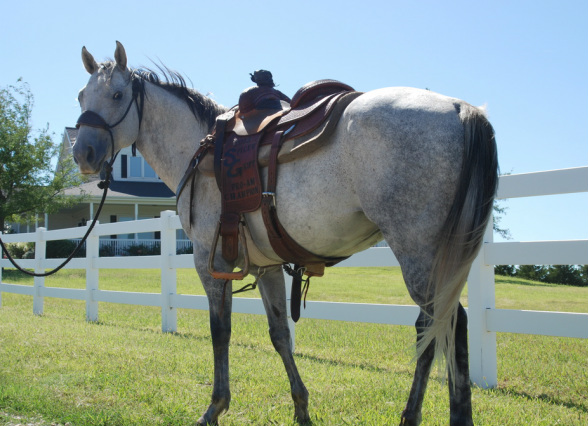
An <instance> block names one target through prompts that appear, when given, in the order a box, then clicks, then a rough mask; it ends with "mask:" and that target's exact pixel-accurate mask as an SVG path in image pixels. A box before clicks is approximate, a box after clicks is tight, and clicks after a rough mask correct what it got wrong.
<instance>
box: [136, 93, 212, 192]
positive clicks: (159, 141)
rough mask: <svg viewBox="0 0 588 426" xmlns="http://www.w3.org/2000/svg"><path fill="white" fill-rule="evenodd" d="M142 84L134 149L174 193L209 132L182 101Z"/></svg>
mask: <svg viewBox="0 0 588 426" xmlns="http://www.w3.org/2000/svg"><path fill="white" fill-rule="evenodd" d="M145 84H146V86H147V87H146V96H145V106H144V110H143V121H142V123H141V130H140V133H139V138H138V139H137V148H138V149H139V151H140V152H141V155H142V156H143V157H144V158H145V160H146V161H147V162H148V163H149V165H151V167H153V169H154V170H155V173H157V175H158V176H159V177H160V178H161V180H162V181H163V182H165V184H166V185H167V186H168V187H169V188H170V189H171V190H172V191H175V190H176V187H177V185H178V184H179V182H180V180H181V179H182V177H183V175H184V173H185V171H186V168H187V167H188V164H189V162H190V160H191V158H192V156H193V154H194V153H195V152H196V149H197V148H198V143H199V142H200V141H201V140H202V138H203V137H204V136H206V134H207V132H208V128H207V125H206V124H205V123H204V122H203V121H200V120H198V119H196V118H195V117H194V114H193V113H192V111H190V109H189V108H188V105H187V104H186V102H185V101H183V100H182V99H179V98H178V97H176V96H174V95H172V94H171V93H169V92H167V91H166V90H165V89H162V88H160V87H158V86H155V85H153V84H149V83H145Z"/></svg>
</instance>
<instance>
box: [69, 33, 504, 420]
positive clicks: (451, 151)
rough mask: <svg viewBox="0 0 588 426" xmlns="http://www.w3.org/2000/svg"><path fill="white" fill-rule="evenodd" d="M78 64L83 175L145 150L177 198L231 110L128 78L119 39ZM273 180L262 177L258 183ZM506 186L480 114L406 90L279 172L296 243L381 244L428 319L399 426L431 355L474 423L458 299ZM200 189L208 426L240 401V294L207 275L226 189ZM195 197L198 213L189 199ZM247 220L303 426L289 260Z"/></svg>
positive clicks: (347, 122) (185, 201)
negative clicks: (235, 367) (111, 51)
mask: <svg viewBox="0 0 588 426" xmlns="http://www.w3.org/2000/svg"><path fill="white" fill-rule="evenodd" d="M82 59H83V64H84V67H85V68H86V70H87V71H88V73H89V74H90V75H91V77H90V80H89V81H88V84H87V85H86V87H84V88H83V89H82V90H81V91H80V94H79V101H80V106H81V109H82V111H84V112H87V115H92V117H91V120H90V123H87V122H84V120H80V121H81V127H80V129H79V134H78V137H77V142H76V144H75V146H74V148H73V154H74V157H75V160H76V161H77V163H78V165H79V168H80V171H81V172H82V173H96V172H98V171H100V170H101V168H102V167H103V164H104V163H105V162H107V161H108V160H109V159H111V158H112V156H114V155H115V153H116V152H118V151H119V150H120V149H121V148H123V147H126V146H129V145H131V144H133V143H136V146H137V148H138V149H139V150H140V151H141V154H142V155H143V157H144V158H145V159H146V161H147V162H148V163H149V164H150V165H151V166H152V167H153V169H154V170H155V171H156V173H157V174H158V175H159V176H160V177H161V179H162V180H163V182H165V183H166V184H167V186H169V187H170V188H171V189H172V190H175V189H176V187H177V186H178V183H179V182H180V180H181V179H182V177H183V175H184V173H185V170H186V168H187V167H188V163H189V161H190V159H191V158H192V156H193V154H194V151H195V150H196V148H197V145H198V142H199V141H200V140H201V139H202V138H204V137H205V136H206V135H207V133H208V132H209V129H210V128H211V125H212V124H213V123H214V121H215V118H216V117H217V116H218V115H219V114H221V113H223V112H225V111H226V109H225V108H224V107H222V106H220V105H217V104H216V103H215V102H214V101H212V100H211V99H209V98H207V97H205V96H202V95H201V94H199V93H198V92H196V91H194V90H192V89H188V88H187V87H186V85H185V83H184V81H183V79H182V78H181V77H180V76H179V75H177V74H175V73H172V72H169V71H168V72H164V73H163V74H164V79H165V81H161V80H160V78H159V77H158V76H157V75H156V74H155V73H153V72H150V71H145V70H142V71H141V70H130V69H129V68H127V57H126V53H125V50H124V48H123V46H122V45H121V44H120V43H118V42H117V48H116V52H115V60H114V61H108V62H104V63H97V62H96V61H95V60H94V58H93V57H92V55H91V54H90V53H89V52H88V51H87V50H86V49H85V48H83V50H82ZM88 111H89V112H88ZM96 117H99V118H96ZM92 120H94V123H93V122H92ZM96 120H97V121H100V122H101V124H96V123H95V121H96ZM266 174H267V170H266V168H264V169H263V170H262V180H265V179H266V177H267V176H266ZM497 176H498V166H497V155H496V144H495V140H494V132H493V129H492V127H491V125H490V124H489V122H488V121H487V119H486V117H485V115H484V113H483V112H482V111H481V110H480V109H478V108H475V107H473V106H471V105H469V104H467V103H466V102H464V101H461V100H459V99H455V98H449V97H446V96H442V95H439V94H437V93H433V92H431V91H427V90H419V89H413V88H401V87H397V88H386V89H379V90H374V91H371V92H367V93H365V94H363V95H361V96H359V97H358V98H357V99H355V100H354V101H353V102H352V103H351V104H350V105H349V106H348V107H347V108H346V109H345V111H344V113H343V116H342V117H341V119H340V121H339V123H338V125H337V128H336V130H335V132H334V134H333V135H332V137H331V140H330V141H329V143H327V144H325V145H324V146H322V147H321V148H320V149H318V150H316V151H315V152H314V153H312V154H310V155H308V156H307V157H305V158H303V159H300V160H297V161H294V162H289V163H285V164H281V165H280V168H279V179H278V184H277V201H276V202H277V205H278V206H279V212H280V220H281V222H282V223H283V224H284V226H285V227H286V228H287V231H288V233H289V234H290V235H291V236H292V237H293V238H294V239H295V240H296V241H297V242H298V243H299V244H301V245H302V246H303V247H305V248H306V249H307V250H309V251H311V252H313V253H316V254H319V255H324V256H330V257H344V256H349V255H352V254H353V253H356V252H358V251H361V250H364V249H366V248H368V247H370V246H372V245H373V244H374V243H376V242H378V241H380V240H382V239H385V240H386V241H387V242H388V244H389V245H390V247H391V248H392V250H393V252H394V254H395V255H396V257H397V258H398V261H399V263H400V265H401V268H402V274H403V276H404V280H405V282H406V287H407V289H408V291H409V293H410V296H411V297H412V299H413V300H414V301H415V303H417V304H418V305H419V306H420V308H421V313H420V315H419V317H418V320H417V322H416V329H417V354H418V359H417V364H416V371H415V375H414V381H413V384H412V389H411V392H410V396H409V398H408V402H407V404H406V407H405V409H404V411H403V412H402V417H401V424H403V425H416V424H419V423H420V422H421V406H422V402H423V397H424V393H425V389H426V385H427V380H428V377H429V374H430V370H431V365H432V363H433V359H434V357H435V356H438V357H441V358H443V357H445V359H446V360H447V368H448V372H449V394H450V408H451V418H450V424H452V425H471V424H473V422H472V407H471V391H470V380H469V370H468V351H467V317H466V313H465V311H464V309H463V307H462V306H461V304H460V303H459V296H460V294H461V291H462V289H463V286H464V283H465V279H466V277H467V274H468V271H469V268H470V266H471V263H472V261H473V259H474V257H475V256H476V254H477V252H478V250H479V248H480V245H481V243H482V236H483V233H484V230H485V228H486V225H487V223H488V221H489V218H490V215H491V211H492V203H493V198H494V195H495V191H496V186H497ZM191 185H192V186H193V188H192V190H191V191H184V192H182V194H181V195H180V197H179V199H178V213H179V215H180V218H181V222H182V226H183V228H184V230H185V231H186V233H187V234H188V236H189V237H190V239H191V240H192V242H193V243H194V263H195V266H196V270H197V271H198V274H199V276H200V278H201V280H202V283H203V285H204V288H205V290H206V294H207V296H208V300H209V309H210V327H211V334H212V344H213V349H214V388H213V392H212V401H211V403H210V406H209V407H208V409H207V410H206V411H205V412H204V414H203V415H202V417H201V418H200V419H199V420H198V424H201V425H205V424H218V418H219V415H220V414H221V413H222V412H223V411H225V410H227V409H228V408H229V402H230V399H231V394H230V390H229V372H228V365H229V359H228V358H229V340H230V335H231V297H230V294H231V288H232V287H231V283H230V282H229V283H228V285H227V287H226V288H225V289H224V284H225V283H224V280H218V279H217V280H215V279H213V278H212V277H211V275H210V274H209V273H208V272H207V259H208V257H209V252H210V250H211V247H212V244H213V237H214V233H215V228H216V225H217V222H218V220H219V213H220V208H221V203H220V193H219V190H218V187H217V183H216V181H215V179H214V178H213V177H209V176H207V175H204V174H201V173H198V174H197V175H196V177H195V179H194V181H193V183H191ZM190 192H193V205H192V206H191V208H190V206H189V203H190V198H191V197H190V196H188V195H186V194H187V193H190ZM190 216H191V218H190ZM245 222H246V226H247V229H248V230H249V231H250V233H251V235H252V237H253V239H254V241H255V243H256V245H257V246H258V248H259V249H260V251H261V252H262V253H263V254H264V255H265V256H266V257H268V258H269V259H278V261H276V264H274V265H273V266H267V267H265V268H262V269H261V270H264V273H263V275H262V276H261V277H259V290H260V293H261V296H262V299H263V304H264V306H265V309H266V312H267V317H268V322H269V333H270V337H271V340H272V343H273V345H274V347H275V349H276V351H277V352H278V353H279V354H280V356H281V357H282V360H283V362H284V366H285V368H286V372H287V374H288V378H289V380H290V385H291V392H292V398H293V400H294V408H295V418H296V419H297V420H298V422H299V423H302V424H305V423H310V416H309V413H308V392H307V390H306V388H305V386H304V384H303V383H302V380H301V379H300V376H299V374H298V370H297V368H296V365H295V362H294V358H293V356H292V350H291V343H290V333H289V330H288V323H287V310H286V294H285V285H284V278H283V274H282V269H281V266H280V265H279V263H280V262H279V258H278V257H277V256H276V254H275V253H274V252H273V251H272V248H271V245H270V243H269V242H268V238H267V234H266V232H265V228H264V225H263V221H262V219H261V217H260V213H259V211H256V212H253V213H248V214H246V215H245ZM215 259H216V261H215V262H216V263H215V268H216V270H219V271H232V270H233V268H234V267H236V266H240V264H241V263H242V259H239V260H238V261H237V262H236V264H227V262H226V261H225V260H224V259H223V258H222V256H220V255H217V256H216V258H215ZM257 266H265V265H257ZM252 270H256V271H257V268H252ZM253 275H254V276H257V275H258V273H253ZM225 292H226V297H225V295H224V294H225Z"/></svg>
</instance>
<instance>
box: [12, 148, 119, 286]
mask: <svg viewBox="0 0 588 426" xmlns="http://www.w3.org/2000/svg"><path fill="white" fill-rule="evenodd" d="M113 160H114V158H113ZM105 169H106V178H105V179H104V180H103V181H100V182H99V183H98V187H99V188H100V189H104V192H103V193H102V199H101V200H100V205H99V206H98V210H97V211H96V214H95V215H94V219H93V220H92V224H91V225H90V227H89V228H88V230H87V231H86V233H85V234H84V236H83V237H82V239H81V240H80V242H79V243H78V245H77V246H76V248H75V249H74V251H72V253H71V254H70V255H69V256H68V258H67V259H66V260H65V261H64V262H63V263H62V264H61V265H59V266H58V267H56V268H55V269H52V270H51V271H48V272H40V273H37V272H30V271H27V270H26V269H24V268H23V267H22V266H20V265H19V264H17V263H16V261H15V260H14V258H13V257H12V256H11V255H10V253H9V252H8V250H7V248H6V245H5V244H4V241H2V238H0V246H2V250H4V253H6V257H7V259H8V260H9V261H10V263H12V265H13V266H14V267H15V268H16V269H18V270H19V271H20V272H22V273H23V274H26V275H30V276H32V277H48V276H49V275H53V274H55V273H56V272H58V271H60V270H61V269H63V267H65V265H67V264H68V263H69V262H70V261H71V260H72V259H73V257H74V256H75V255H76V253H77V252H78V251H79V250H80V248H81V247H82V245H83V244H84V243H85V242H86V240H87V239H88V237H89V236H90V232H92V229H94V226H96V222H97V221H98V216H100V212H101V211H102V206H103V205H104V201H105V200H106V193H107V192H108V187H109V186H110V178H111V177H112V174H111V173H112V165H111V163H110V162H109V163H107V164H106V166H105Z"/></svg>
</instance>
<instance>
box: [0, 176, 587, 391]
mask: <svg viewBox="0 0 588 426" xmlns="http://www.w3.org/2000/svg"><path fill="white" fill-rule="evenodd" d="M577 192H588V167H580V168H575V169H565V170H554V171H549V172H538V173H528V174H520V175H508V176H501V177H500V183H499V190H498V196H497V197H498V198H515V197H529V196H543V195H553V194H564V193H577ZM180 226H181V225H180V221H179V218H178V217H177V216H176V215H175V213H174V212H172V211H165V212H162V213H161V217H160V218H157V219H145V220H139V221H134V222H124V223H122V222H121V223H109V224H99V225H97V226H96V227H95V228H94V230H93V231H92V233H91V235H90V237H89V238H88V241H87V243H86V248H87V250H86V257H85V258H78V259H73V260H72V262H71V263H70V264H68V266H67V268H70V269H85V270H86V288H85V289H64V288H53V287H45V285H44V282H45V281H44V278H38V277H37V278H35V279H34V285H33V286H24V285H15V284H7V283H3V282H2V279H1V278H2V276H1V272H0V307H1V304H2V292H5V293H15V294H24V295H29V296H32V297H33V312H34V313H35V314H42V313H43V303H44V298H45V297H56V298H63V299H74V300H85V301H86V318H87V320H89V321H97V320H98V302H110V303H122V304H131V305H143V306H158V307H161V315H162V320H161V322H162V330H163V331H164V332H168V331H175V330H176V328H177V314H176V310H177V309H202V310H207V309H208V302H207V300H206V297H205V296H195V295H183V294H177V291H176V270H177V269H180V268H192V267H193V261H192V255H189V254H182V255H177V254H176V247H177V240H176V230H177V229H179V228H180ZM86 229H87V228H86V227H79V228H70V229H62V230H55V231H47V230H45V229H43V228H39V229H38V230H37V231H36V232H34V233H29V234H13V235H4V236H3V239H4V241H5V242H7V243H10V242H35V259H27V260H21V261H20V262H21V264H22V266H23V267H25V268H31V269H34V270H35V271H36V272H42V271H44V270H45V269H49V268H53V267H55V266H57V265H58V264H59V263H60V262H61V260H60V259H45V243H46V242H47V241H50V240H62V239H75V238H80V237H81V236H82V235H83V234H84V233H85V231H86ZM140 232H160V233H161V254H160V255H158V256H140V257H124V258H120V257H100V256H99V247H100V236H103V235H113V234H129V233H140ZM492 235H493V233H492V226H491V224H490V225H489V226H488V229H487V230H486V234H485V238H484V244H483V247H482V249H481V250H480V253H479V255H478V257H477V258H476V260H475V261H474V263H473V265H472V268H471V271H470V274H469V276H468V309H467V311H468V318H469V346H470V374H471V378H472V381H474V382H475V383H476V384H478V385H479V386H482V387H494V386H496V384H497V369H496V368H497V359H496V333H497V332H507V333H524V334H540V335H547V336H564V337H574V338H584V339H586V338H588V313H566V312H542V311H523V310H506V309H496V307H495V288H494V265H502V264H509V265H510V264H517V265H523V264H546V265H547V264H588V240H575V241H549V242H545V241H543V242H524V243H520V242H516V243H515V242H505V243H495V242H493V239H492ZM0 266H2V267H10V264H9V263H8V261H7V260H5V259H2V260H0ZM338 266H368V267H370V266H398V261H397V259H396V258H395V257H394V255H393V253H392V252H391V251H390V250H389V249H387V248H379V247H376V248H371V249H369V250H366V251H364V252H361V253H357V254H355V255H354V256H352V257H351V258H349V259H347V260H346V261H344V262H342V263H340V264H339V265H338ZM107 268H108V269H112V268H114V269H129V268H131V269H132V268H136V269H159V270H161V293H131V292H121V291H105V290H100V289H99V270H100V269H107ZM288 293H289V292H288ZM233 311H234V312H238V313H247V314H265V311H264V308H263V305H262V303H261V300H260V299H248V298H234V299H233ZM418 313H419V309H418V307H416V306H404V305H382V304H362V303H338V302H313V301H309V302H307V304H306V310H304V312H303V316H304V317H306V318H315V319H326V320H339V321H354V322H364V323H381V324H393V325H413V324H414V322H415V320H416V318H417V316H418ZM290 324H291V331H292V336H294V331H295V330H294V326H293V322H290Z"/></svg>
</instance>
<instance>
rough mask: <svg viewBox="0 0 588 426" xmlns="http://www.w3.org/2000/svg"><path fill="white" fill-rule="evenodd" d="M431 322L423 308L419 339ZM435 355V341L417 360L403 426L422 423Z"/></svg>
mask: <svg viewBox="0 0 588 426" xmlns="http://www.w3.org/2000/svg"><path fill="white" fill-rule="evenodd" d="M429 322H430V317H429V316H428V315H427V314H426V313H425V312H423V311H422V310H421V313H420V314H419V317H418V318H417V320H416V323H415V327H416V332H417V341H418V340H419V339H420V336H421V334H422V332H423V331H424V329H425V327H426V326H427V324H428V323H429ZM434 356H435V344H434V342H433V343H431V344H430V345H429V346H428V347H427V349H425V351H424V352H423V353H422V354H421V356H420V357H419V358H418V360H417V365H416V369H415V372H414V379H413V382H412V388H411V389H410V395H409V397H408V402H407V403H406V408H405V409H404V411H403V412H402V418H401V420H400V425H402V426H405V425H406V426H417V425H419V424H420V423H421V419H422V417H421V408H422V406H423V399H424V397H425V391H426V390H427V383H428V381H429V374H430V373H431V366H432V364H433V358H434Z"/></svg>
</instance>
